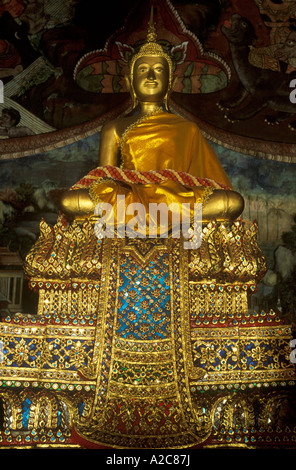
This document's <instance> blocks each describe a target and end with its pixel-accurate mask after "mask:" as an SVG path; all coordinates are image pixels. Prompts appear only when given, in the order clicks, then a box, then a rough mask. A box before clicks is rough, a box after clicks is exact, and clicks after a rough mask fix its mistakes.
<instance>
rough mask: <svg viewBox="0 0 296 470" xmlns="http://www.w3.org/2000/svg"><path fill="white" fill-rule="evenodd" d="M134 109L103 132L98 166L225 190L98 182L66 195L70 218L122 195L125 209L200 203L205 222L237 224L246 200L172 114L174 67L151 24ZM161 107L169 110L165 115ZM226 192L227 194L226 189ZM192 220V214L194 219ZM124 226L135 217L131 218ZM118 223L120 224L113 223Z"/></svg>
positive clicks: (135, 69) (137, 69)
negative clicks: (172, 173) (164, 174)
mask: <svg viewBox="0 0 296 470" xmlns="http://www.w3.org/2000/svg"><path fill="white" fill-rule="evenodd" d="M126 80H127V83H128V87H129V90H130V92H131V95H132V99H133V104H134V108H135V107H136V106H138V108H139V113H138V114H136V115H128V116H125V117H122V118H118V119H115V120H113V121H111V122H108V123H107V124H106V125H105V126H104V127H103V129H102V132H101V142H100V150H99V167H105V166H112V167H117V168H118V167H119V168H123V169H129V170H136V171H139V172H146V171H150V170H156V171H158V170H167V169H170V170H177V171H179V172H186V173H189V174H190V175H193V176H195V177H199V178H206V179H210V180H214V181H216V182H218V183H220V184H221V186H222V185H224V187H223V189H219V188H218V189H217V188H215V189H211V188H210V187H206V188H205V187H195V188H188V187H186V185H184V184H182V183H180V182H179V181H173V180H166V181H163V182H161V184H151V183H147V184H133V185H130V184H128V183H126V182H125V183H124V184H122V183H121V182H117V181H116V182H115V181H111V182H110V181H109V180H108V181H96V182H94V183H93V184H92V186H91V187H90V189H89V188H87V189H77V190H75V191H73V190H71V191H68V192H66V193H65V194H64V195H63V196H62V198H61V210H62V211H63V213H64V214H66V216H67V217H68V218H70V219H76V220H79V219H81V218H82V219H83V218H85V217H90V216H92V215H93V214H94V210H95V207H96V205H97V204H98V203H99V202H105V203H106V202H107V203H109V204H111V205H112V207H114V208H115V207H116V198H117V196H118V195H124V196H125V206H126V207H127V206H128V205H129V204H130V203H133V202H136V203H141V204H143V205H144V207H145V208H146V209H147V208H148V205H149V202H155V203H158V204H159V203H163V202H164V203H166V204H167V205H169V204H170V203H172V202H174V203H177V204H178V206H179V207H181V205H182V204H183V203H190V207H191V208H192V207H193V204H194V203H196V202H201V203H202V221H203V222H206V223H207V222H209V221H211V220H213V219H216V220H217V221H233V220H234V219H236V218H237V217H238V216H239V215H240V214H241V213H242V211H243V208H244V201H243V198H242V197H241V195H240V194H238V193H237V192H235V191H234V190H233V189H232V186H231V183H230V181H229V179H228V177H227V175H226V173H225V171H224V170H223V168H222V166H221V164H220V162H219V160H218V158H217V156H216V154H215V152H214V151H213V149H212V148H211V146H210V145H209V144H208V143H207V141H206V140H205V138H204V137H203V135H202V134H201V132H200V130H199V128H198V127H197V126H196V124H195V123H193V122H190V121H188V120H185V119H184V118H182V117H180V116H177V115H175V114H171V113H169V112H168V98H169V95H170V93H171V91H172V89H173V83H174V76H173V64H172V60H171V58H170V57H169V55H168V54H166V53H165V52H164V50H163V49H162V47H161V46H160V45H159V44H158V43H157V42H156V33H155V28H154V25H153V20H152V18H151V19H150V24H149V30H148V35H147V41H146V43H145V44H144V45H143V46H142V47H141V49H140V51H139V52H138V53H137V54H135V55H134V56H133V57H132V60H131V63H130V76H128V77H126ZM163 107H165V108H166V110H165V111H163ZM225 188H228V189H225ZM191 215H192V214H191ZM124 217H126V219H125V221H124V220H122V221H121V222H122V223H124V222H128V220H129V219H130V218H131V216H130V217H129V216H128V215H126V214H125V215H124ZM115 222H117V223H119V222H120V221H119V220H117V221H115Z"/></svg>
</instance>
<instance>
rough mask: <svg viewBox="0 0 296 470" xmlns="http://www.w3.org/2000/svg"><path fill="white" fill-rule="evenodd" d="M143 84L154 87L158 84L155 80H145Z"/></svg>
mask: <svg viewBox="0 0 296 470" xmlns="http://www.w3.org/2000/svg"><path fill="white" fill-rule="evenodd" d="M145 86H148V87H149V88H150V87H151V88H156V87H157V86H158V83H157V82H148V81H147V82H145Z"/></svg>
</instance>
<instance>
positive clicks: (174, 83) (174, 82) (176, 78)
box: [170, 76, 178, 93]
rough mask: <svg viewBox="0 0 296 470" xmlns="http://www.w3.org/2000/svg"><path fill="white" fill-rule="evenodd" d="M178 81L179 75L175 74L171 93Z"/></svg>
mask: <svg viewBox="0 0 296 470" xmlns="http://www.w3.org/2000/svg"><path fill="white" fill-rule="evenodd" d="M177 81H178V77H176V76H174V77H173V79H172V85H171V90H170V92H171V93H172V91H174V88H175V86H176V83H177Z"/></svg>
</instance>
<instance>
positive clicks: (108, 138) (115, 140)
mask: <svg viewBox="0 0 296 470" xmlns="http://www.w3.org/2000/svg"><path fill="white" fill-rule="evenodd" d="M119 155H120V151H119V137H118V134H117V131H116V127H115V125H114V124H113V123H112V122H110V123H108V124H106V125H105V126H104V127H103V129H102V131H101V140H100V150H99V166H105V165H112V166H118V165H119Z"/></svg>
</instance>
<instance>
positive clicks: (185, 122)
mask: <svg viewBox="0 0 296 470" xmlns="http://www.w3.org/2000/svg"><path fill="white" fill-rule="evenodd" d="M167 116H168V119H170V121H171V124H174V125H176V126H180V127H181V128H182V129H187V130H188V131H191V132H199V131H200V129H199V127H198V125H197V124H196V123H195V122H193V121H190V120H189V119H186V118H184V117H182V116H180V115H179V114H174V113H169V114H168V115H167Z"/></svg>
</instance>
